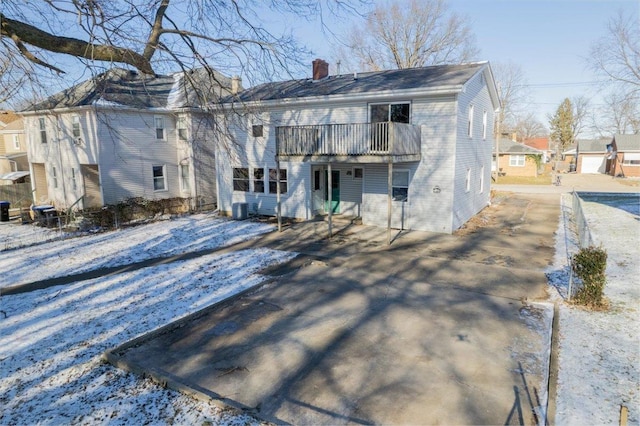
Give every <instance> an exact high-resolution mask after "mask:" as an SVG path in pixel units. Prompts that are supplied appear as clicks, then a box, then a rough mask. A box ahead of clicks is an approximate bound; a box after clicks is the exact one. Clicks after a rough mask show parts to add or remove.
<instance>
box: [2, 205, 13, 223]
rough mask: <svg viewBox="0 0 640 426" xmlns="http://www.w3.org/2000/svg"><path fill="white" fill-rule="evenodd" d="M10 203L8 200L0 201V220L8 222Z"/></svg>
mask: <svg viewBox="0 0 640 426" xmlns="http://www.w3.org/2000/svg"><path fill="white" fill-rule="evenodd" d="M10 206H11V203H10V202H8V201H0V222H9V207H10Z"/></svg>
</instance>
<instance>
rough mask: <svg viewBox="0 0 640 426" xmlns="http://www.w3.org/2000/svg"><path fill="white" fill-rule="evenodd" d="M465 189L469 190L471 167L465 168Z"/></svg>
mask: <svg viewBox="0 0 640 426" xmlns="http://www.w3.org/2000/svg"><path fill="white" fill-rule="evenodd" d="M465 190H466V191H467V192H469V191H471V169H467V176H466V178H465Z"/></svg>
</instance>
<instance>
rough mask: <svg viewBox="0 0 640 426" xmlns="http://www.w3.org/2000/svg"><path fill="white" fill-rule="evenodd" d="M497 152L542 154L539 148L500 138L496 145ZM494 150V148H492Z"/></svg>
mask: <svg viewBox="0 0 640 426" xmlns="http://www.w3.org/2000/svg"><path fill="white" fill-rule="evenodd" d="M498 149H499V151H498V154H536V155H542V154H543V152H542V151H540V150H539V149H536V148H532V147H530V146H527V145H525V144H522V143H520V142H515V141H512V140H511V139H504V138H503V139H500V144H499V147H498ZM494 152H495V149H494Z"/></svg>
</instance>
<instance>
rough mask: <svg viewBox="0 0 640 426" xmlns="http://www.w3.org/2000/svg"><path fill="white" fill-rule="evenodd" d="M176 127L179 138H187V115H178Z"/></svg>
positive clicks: (184, 139)
mask: <svg viewBox="0 0 640 426" xmlns="http://www.w3.org/2000/svg"><path fill="white" fill-rule="evenodd" d="M176 127H177V128H178V139H180V140H182V141H186V140H187V119H186V117H185V116H180V117H178V121H177V122H176Z"/></svg>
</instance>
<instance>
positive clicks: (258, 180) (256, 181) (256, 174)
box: [253, 168, 264, 194]
mask: <svg viewBox="0 0 640 426" xmlns="http://www.w3.org/2000/svg"><path fill="white" fill-rule="evenodd" d="M253 192H258V193H261V194H264V169H262V168H260V169H253Z"/></svg>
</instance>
